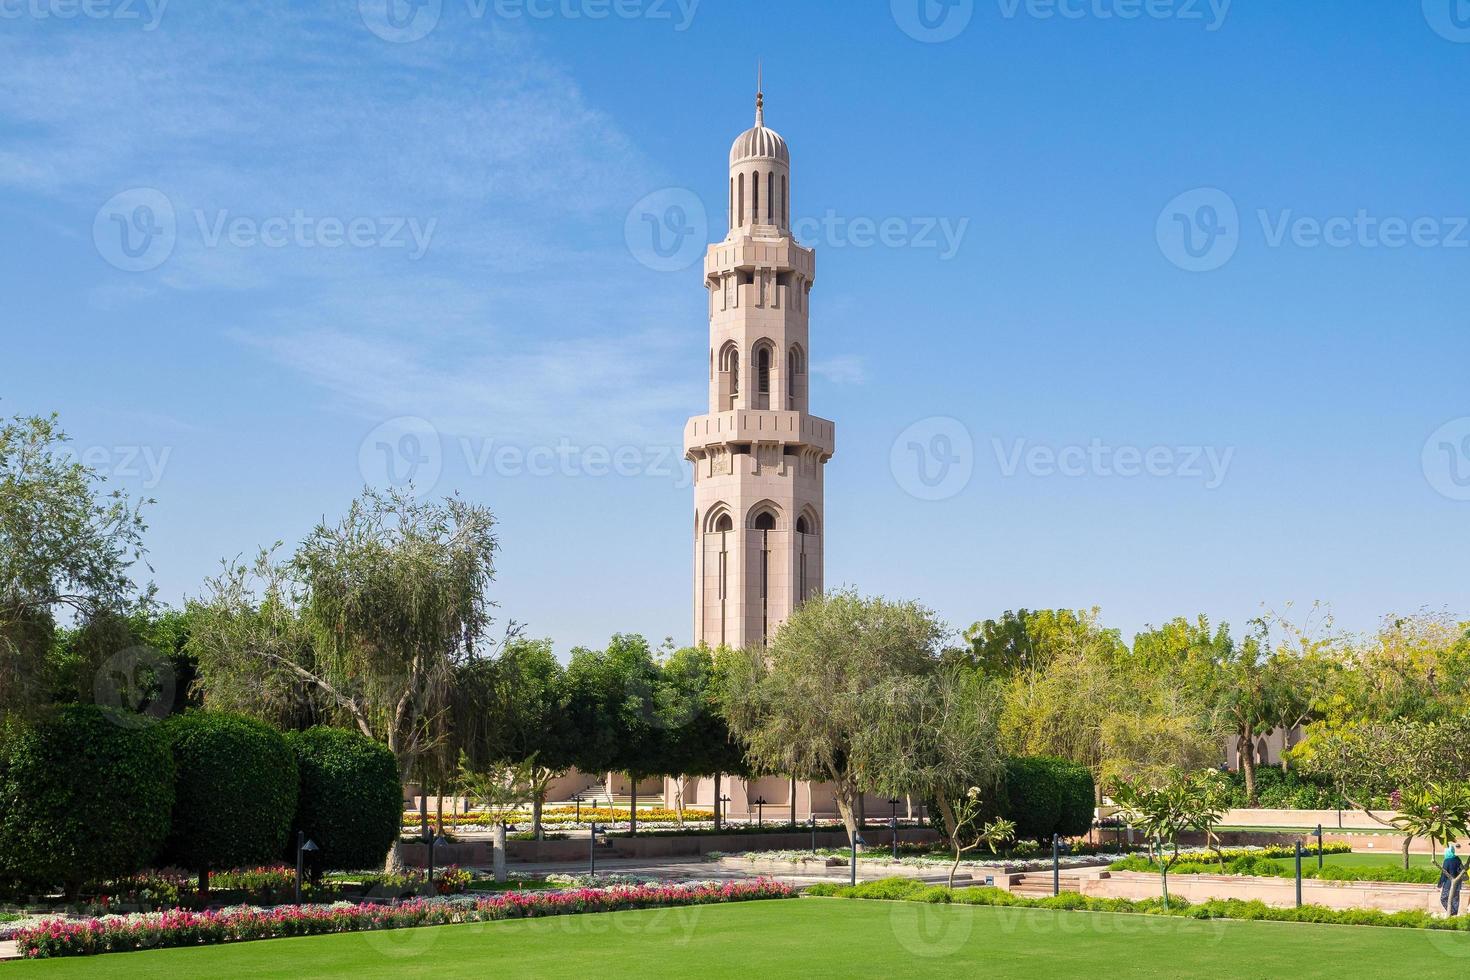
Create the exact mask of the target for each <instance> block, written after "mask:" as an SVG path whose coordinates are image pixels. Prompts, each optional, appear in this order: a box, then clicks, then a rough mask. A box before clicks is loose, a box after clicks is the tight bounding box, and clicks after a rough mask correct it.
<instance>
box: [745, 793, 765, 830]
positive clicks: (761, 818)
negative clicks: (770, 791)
mask: <svg viewBox="0 0 1470 980" xmlns="http://www.w3.org/2000/svg"><path fill="white" fill-rule="evenodd" d="M745 819H747V820H749V819H750V817H748V816H747V817H746V818H745ZM755 825H756V827H758V828H764V827H765V825H766V798H765V797H764V796H757V797H756V798H755Z"/></svg>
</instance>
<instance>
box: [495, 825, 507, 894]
mask: <svg viewBox="0 0 1470 980" xmlns="http://www.w3.org/2000/svg"><path fill="white" fill-rule="evenodd" d="M494 863H495V880H496V881H504V880H505V821H503V820H497V821H496V822H495V858H494Z"/></svg>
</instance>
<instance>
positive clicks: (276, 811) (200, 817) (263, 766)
mask: <svg viewBox="0 0 1470 980" xmlns="http://www.w3.org/2000/svg"><path fill="white" fill-rule="evenodd" d="M163 731H164V735H165V737H166V738H167V739H168V742H169V747H170V749H171V751H172V753H173V762H174V770H175V773H176V777H175V781H174V805H173V819H172V821H171V826H170V827H169V835H168V841H167V842H166V843H165V845H164V853H165V856H166V857H167V859H168V860H169V861H171V862H172V863H174V864H177V865H178V866H179V867H181V868H188V869H189V870H191V871H195V872H197V873H198V875H199V891H200V893H201V894H203V893H205V892H207V891H208V890H209V872H211V871H218V870H221V869H224V868H233V867H239V866H242V865H253V864H263V863H266V862H268V861H273V860H276V859H277V858H278V857H279V856H280V855H281V854H282V853H284V852H285V850H286V838H287V835H288V833H289V831H290V829H291V821H292V819H293V818H294V817H295V815H296V800H297V793H298V792H299V790H300V780H299V776H298V772H297V767H296V753H295V752H294V751H293V750H292V749H291V746H290V745H288V744H287V743H286V739H285V737H284V736H282V735H281V733H280V732H278V731H276V730H275V729H273V728H271V727H270V726H269V725H266V724H264V723H262V722H259V721H255V720H254V719H251V718H246V717H244V716H241V715H229V714H220V713H216V712H208V711H195V712H190V713H188V714H184V715H175V716H174V717H172V718H170V719H168V721H166V722H164V723H163Z"/></svg>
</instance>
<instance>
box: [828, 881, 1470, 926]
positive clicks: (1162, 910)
mask: <svg viewBox="0 0 1470 980" xmlns="http://www.w3.org/2000/svg"><path fill="white" fill-rule="evenodd" d="M806 894H808V895H820V896H826V897H830V898H857V899H880V900H887V901H903V902H926V903H929V904H931V905H949V904H954V905H993V906H1005V907H1008V908H1029V909H1060V910H1066V911H1086V912H1135V913H1142V914H1146V915H1172V916H1178V917H1180V918H1187V919H1248V920H1270V921H1274V922H1317V923H1327V924H1332V925H1343V926H1392V927H1397V928H1401V929H1443V930H1450V931H1456V932H1470V915H1456V916H1449V917H1444V918H1441V917H1437V916H1433V915H1430V914H1429V913H1428V912H1423V911H1418V910H1415V911H1412V912H1381V911H1379V910H1378V909H1330V908H1327V907H1325V906H1322V905H1303V906H1301V907H1300V908H1285V909H1281V908H1274V907H1272V906H1269V905H1267V904H1266V903H1264V902H1260V901H1250V902H1247V901H1244V900H1241V899H1238V898H1232V899H1211V900H1209V901H1206V902H1200V903H1198V904H1195V905H1191V904H1190V903H1189V902H1187V901H1185V900H1184V899H1182V898H1171V899H1170V900H1169V904H1168V906H1167V907H1165V905H1164V903H1163V900H1162V899H1158V898H1147V899H1141V900H1139V901H1132V900H1130V899H1126V898H1092V897H1089V896H1086V895H1079V894H1077V893H1076V892H1062V893H1061V894H1060V895H1055V896H1051V897H1048V898H1026V897H1024V896H1021V895H1016V894H1014V893H1012V892H1008V891H1003V890H1002V889H999V888H953V889H951V888H946V887H944V886H943V885H926V884H924V883H923V882H921V881H916V880H914V879H913V878H884V879H882V880H880V881H870V882H865V883H864V884H861V885H858V886H857V887H856V888H853V887H850V886H848V885H837V884H828V883H826V882H824V883H822V884H819V885H812V886H811V887H809V888H807V889H806Z"/></svg>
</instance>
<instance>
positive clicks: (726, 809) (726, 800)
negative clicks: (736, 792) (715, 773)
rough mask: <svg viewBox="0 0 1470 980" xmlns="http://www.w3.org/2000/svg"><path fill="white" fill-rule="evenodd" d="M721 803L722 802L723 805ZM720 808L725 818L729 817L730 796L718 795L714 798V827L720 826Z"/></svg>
mask: <svg viewBox="0 0 1470 980" xmlns="http://www.w3.org/2000/svg"><path fill="white" fill-rule="evenodd" d="M721 804H723V806H722V805H721ZM722 810H723V811H724V817H725V819H726V820H728V819H730V797H729V796H721V797H719V798H718V799H716V800H715V827H716V828H718V827H719V826H720V816H721V811H722Z"/></svg>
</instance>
